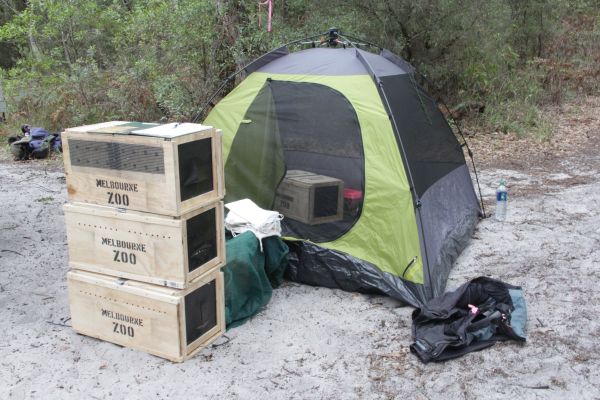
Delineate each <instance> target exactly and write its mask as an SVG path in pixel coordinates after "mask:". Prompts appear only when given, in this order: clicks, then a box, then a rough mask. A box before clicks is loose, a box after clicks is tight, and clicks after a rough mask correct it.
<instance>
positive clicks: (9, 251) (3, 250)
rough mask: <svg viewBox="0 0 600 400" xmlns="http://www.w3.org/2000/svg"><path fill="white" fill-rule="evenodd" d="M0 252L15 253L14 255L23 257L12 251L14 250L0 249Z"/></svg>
mask: <svg viewBox="0 0 600 400" xmlns="http://www.w3.org/2000/svg"><path fill="white" fill-rule="evenodd" d="M0 252H2V253H4V252H7V253H15V254H18V255H20V256H21V257H25V256H24V255H23V254H21V253H19V252H18V251H14V250H9V249H2V250H0Z"/></svg>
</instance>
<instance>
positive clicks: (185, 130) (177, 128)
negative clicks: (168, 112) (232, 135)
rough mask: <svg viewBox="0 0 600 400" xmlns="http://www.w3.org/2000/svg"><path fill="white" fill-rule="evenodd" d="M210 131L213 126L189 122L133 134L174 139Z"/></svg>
mask: <svg viewBox="0 0 600 400" xmlns="http://www.w3.org/2000/svg"><path fill="white" fill-rule="evenodd" d="M208 129H212V126H207V125H201V124H192V123H189V122H184V123H172V124H164V125H159V126H155V127H151V128H147V129H146V128H144V129H138V130H134V131H132V132H131V133H133V134H134V135H144V136H156V137H162V138H174V137H178V136H183V135H189V134H190V133H196V132H201V131H205V130H208Z"/></svg>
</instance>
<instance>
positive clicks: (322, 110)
mask: <svg viewBox="0 0 600 400" xmlns="http://www.w3.org/2000/svg"><path fill="white" fill-rule="evenodd" d="M244 72H245V73H246V78H245V79H244V80H243V81H242V82H241V83H240V84H239V85H238V86H237V87H236V88H235V89H234V90H233V91H231V93H229V94H228V95H227V96H226V97H224V98H223V99H222V100H221V101H220V102H219V103H218V104H217V105H216V106H215V107H214V108H213V109H212V110H211V112H210V114H209V115H208V117H207V118H206V120H205V121H204V123H205V124H208V125H212V126H215V127H218V128H220V129H222V130H223V135H224V136H223V150H224V159H225V160H226V162H225V180H226V189H227V196H226V201H233V200H238V199H242V198H250V199H252V200H253V201H254V202H256V203H257V204H258V205H259V206H261V207H263V208H267V209H272V208H273V206H274V200H275V196H276V192H277V188H278V185H280V183H281V182H282V180H283V178H284V177H285V175H286V172H287V171H292V170H294V171H295V170H300V171H306V172H310V173H315V174H319V175H324V176H326V177H332V178H337V179H339V180H342V181H343V185H344V188H346V189H350V191H351V193H355V194H356V193H359V210H358V212H356V210H354V212H346V213H344V215H343V218H340V219H339V220H337V221H333V222H325V223H320V224H312V225H311V224H308V223H305V222H301V221H297V220H294V219H292V218H284V220H283V221H282V225H283V233H284V237H285V238H286V239H287V243H288V245H289V246H290V265H289V267H288V271H287V277H288V278H289V279H291V280H295V281H298V282H302V283H307V284H311V285H317V286H326V287H337V288H341V289H344V290H349V291H359V292H375V293H384V294H387V295H389V296H391V297H394V298H397V299H399V300H402V301H404V302H407V303H409V304H411V305H414V306H419V305H420V304H422V303H423V302H425V301H426V300H428V299H430V298H432V297H434V296H437V295H438V294H440V293H441V292H443V291H444V288H445V284H446V280H447V277H448V274H449V272H450V269H451V267H452V264H453V262H454V260H455V259H456V257H457V256H458V254H459V253H460V252H461V251H462V249H463V248H464V247H465V245H466V244H467V242H468V239H469V238H470V236H471V234H472V232H473V229H474V227H475V225H476V224H477V221H478V218H479V214H480V207H479V203H478V199H477V196H476V194H475V191H474V188H473V184H472V182H471V178H470V174H469V170H468V168H467V165H466V163H465V158H464V155H463V151H462V146H461V145H460V144H459V142H458V140H457V139H456V137H455V136H454V134H453V132H452V130H451V128H450V127H449V125H448V123H447V122H446V120H445V118H444V116H443V115H442V114H441V113H440V111H439V109H438V107H437V104H436V102H435V101H434V100H433V99H432V98H431V97H430V96H429V95H428V94H427V93H425V92H424V91H423V89H422V88H421V86H419V84H418V83H417V82H416V80H415V75H414V70H413V69H412V67H411V66H410V65H409V64H407V63H406V62H405V61H403V60H402V59H400V58H399V57H397V56H395V55H393V54H392V53H390V52H389V51H387V50H383V51H382V52H381V53H380V54H375V53H371V52H368V51H364V50H359V49H356V48H349V47H348V48H346V46H344V48H318V47H317V48H310V49H306V50H301V51H297V52H290V51H289V50H288V48H287V47H282V48H279V49H277V50H274V51H272V52H270V53H268V54H266V55H264V56H263V57H261V58H259V59H257V60H255V61H254V62H252V63H251V64H249V66H248V67H246V69H245V71H244ZM315 193H316V192H315ZM315 196H316V197H315V206H314V207H315V210H313V211H314V212H316V213H317V212H321V213H323V214H322V215H325V214H326V213H327V212H328V210H335V209H336V207H337V202H338V201H339V197H338V196H337V195H336V194H335V193H331V192H327V191H323V192H322V193H320V194H315ZM319 196H320V197H319ZM317 208H318V210H317Z"/></svg>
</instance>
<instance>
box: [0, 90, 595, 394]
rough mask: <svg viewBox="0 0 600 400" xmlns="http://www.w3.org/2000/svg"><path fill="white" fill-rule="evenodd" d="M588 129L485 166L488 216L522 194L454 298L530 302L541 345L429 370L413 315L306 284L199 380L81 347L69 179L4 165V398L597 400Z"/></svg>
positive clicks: (291, 289)
mask: <svg viewBox="0 0 600 400" xmlns="http://www.w3.org/2000/svg"><path fill="white" fill-rule="evenodd" d="M597 103H598V104H600V102H597ZM594 110H595V111H594ZM593 111H594V112H593V113H592V114H594V115H600V114H599V113H598V112H597V111H598V109H596V108H594V109H593ZM574 126H575V127H578V128H581V127H582V126H583V127H584V128H585V127H587V128H586V129H581V132H585V135H587V136H586V137H588V139H589V140H588V141H585V140H584V141H582V143H583V146H582V149H584V150H585V151H583V152H581V153H578V152H572V153H573V154H566V153H565V155H563V156H561V157H559V158H552V159H551V158H548V157H547V156H544V157H543V158H544V160H545V161H544V162H539V163H538V162H537V161H536V159H535V157H533V158H531V159H529V160H527V161H526V162H525V163H524V164H523V161H522V160H521V164H518V165H516V167H515V165H514V164H510V163H506V162H496V163H494V162H492V161H493V160H490V159H485V160H484V162H483V163H482V164H483V165H484V168H483V169H482V171H481V177H480V180H481V183H482V190H483V194H484V197H485V199H486V203H487V204H491V203H492V202H493V195H494V188H495V187H496V185H497V181H498V180H499V179H500V178H501V177H502V178H506V179H507V180H508V182H509V189H510V191H511V194H513V196H512V197H511V200H510V203H509V216H508V220H507V221H506V222H504V223H499V222H496V221H495V220H494V219H492V218H490V219H486V220H484V221H482V222H481V223H480V225H479V227H478V229H477V231H476V232H475V235H474V237H473V240H472V241H471V244H470V245H469V247H468V248H467V249H466V250H465V251H464V252H463V254H462V255H461V257H460V258H459V260H458V261H457V263H456V266H455V268H454V270H453V272H452V274H451V277H450V280H449V283H448V286H449V287H456V286H458V285H460V284H462V283H463V282H465V281H467V280H469V279H471V278H474V277H477V276H480V275H487V276H492V277H495V278H498V279H501V280H505V281H507V282H510V283H512V284H516V285H521V286H523V288H524V290H525V294H526V298H527V301H528V306H529V313H530V315H529V323H528V342H527V343H526V344H525V345H518V344H515V343H500V344H497V345H496V346H495V347H492V348H490V349H486V350H483V351H481V352H478V353H471V354H468V355H466V356H465V357H462V358H460V359H457V360H453V361H449V362H445V363H440V364H427V365H424V364H422V363H421V362H420V361H418V359H417V358H416V357H414V356H413V355H411V354H410V353H409V351H408V346H409V345H410V343H411V337H410V326H411V319H410V315H411V312H412V309H411V308H410V307H403V306H401V305H400V304H398V303H397V302H395V301H393V300H391V299H388V298H384V297H380V296H366V295H359V294H353V293H346V292H342V291H339V290H330V289H324V288H314V287H309V286H303V285H297V284H292V283H287V284H285V285H284V286H283V287H282V288H280V289H278V290H276V291H275V292H274V296H273V299H272V301H271V303H270V304H269V305H268V306H267V307H266V309H265V310H264V311H263V312H261V313H260V314H259V315H257V316H256V317H255V318H253V319H252V320H250V321H249V322H248V323H247V324H245V325H243V326H241V327H238V328H235V329H232V330H230V331H228V332H227V333H226V336H225V337H223V338H221V339H220V340H219V341H218V342H217V343H216V344H215V345H213V346H211V347H210V348H208V349H205V350H204V351H203V352H201V353H200V354H199V355H198V356H196V357H195V358H193V359H191V360H189V361H187V362H186V363H184V364H173V363H170V362H168V361H164V360H162V359H159V358H157V357H153V356H150V355H147V354H144V353H141V352H139V351H135V350H131V349H125V348H121V347H119V346H116V345H113V344H110V343H105V342H101V341H99V340H95V339H91V338H88V337H84V336H81V335H77V334H76V333H74V332H73V331H72V330H71V329H70V327H69V320H68V318H69V309H68V299H67V291H66V282H65V274H66V272H67V269H68V267H67V243H66V237H65V231H64V226H63V224H64V220H63V214H62V209H61V206H62V204H63V203H64V202H66V191H65V181H64V174H63V173H62V171H61V170H60V168H55V167H52V166H50V167H48V166H46V165H45V164H42V163H38V164H32V163H18V164H15V163H12V162H4V163H0V187H1V189H2V190H1V191H0V203H1V204H2V211H1V212H0V216H1V218H0V335H1V336H2V341H1V342H0V365H1V367H0V398H1V399H5V398H6V399H22V398H44V399H81V398H92V399H105V398H109V399H110V398H114V399H124V398H127V399H156V398H160V399H163V398H173V399H191V398H220V399H223V398H225V399H230V398H231V399H265V398H269V399H270V398H274V399H288V398H290V399H307V398H311V399H312V398H323V399H342V398H343V399H347V398H348V399H354V398H356V399H395V398H398V399H401V398H402V399H404V398H411V399H437V398H448V399H460V398H466V399H471V398H502V399H504V398H521V399H536V398H543V399H546V398H556V399H565V398H578V399H598V398H600V376H599V375H600V340H599V339H598V337H600V322H598V315H599V314H600V291H599V290H598V288H597V285H598V282H599V280H600V270H599V268H598V266H599V265H600V216H599V215H598V207H599V205H600V178H599V174H598V171H599V170H600V157H599V154H600V153H599V152H598V147H597V146H596V145H597V144H598V143H599V142H600V130H599V129H598V119H597V118H596V119H595V120H593V121H590V120H589V119H587V120H586V119H583V120H582V121H579V122H577V123H575V125H574ZM563 128H564V129H567V127H565V126H563ZM475 144H476V145H477V146H478V145H480V142H478V141H475ZM594 146H596V147H594ZM501 161H506V160H501ZM511 166H512V167H514V168H511Z"/></svg>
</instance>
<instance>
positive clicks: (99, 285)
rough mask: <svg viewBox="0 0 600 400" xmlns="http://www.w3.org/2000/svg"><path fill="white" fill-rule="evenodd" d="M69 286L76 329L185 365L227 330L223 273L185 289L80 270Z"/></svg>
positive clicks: (69, 277) (69, 276) (70, 278)
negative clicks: (185, 361)
mask: <svg viewBox="0 0 600 400" xmlns="http://www.w3.org/2000/svg"><path fill="white" fill-rule="evenodd" d="M67 283H68V287H69V303H70V308H71V322H72V324H73V329H74V330H75V331H76V332H78V333H81V334H84V335H87V336H92V337H95V338H98V339H102V340H106V341H109V342H112V343H116V344H119V345H122V346H126V347H132V348H134V349H138V350H142V351H145V352H148V353H150V354H154V355H157V356H159V357H163V358H166V359H168V360H171V361H175V362H181V361H184V360H186V359H188V358H190V357H192V356H194V355H195V354H196V353H197V352H198V351H200V350H201V349H202V348H204V347H206V346H207V345H209V344H210V343H211V342H213V341H214V340H215V339H217V338H218V337H219V336H220V335H222V334H223V332H224V331H225V315H224V307H225V305H224V292H223V273H222V272H220V271H218V270H216V271H213V272H210V273H208V274H205V275H203V276H201V277H198V278H197V279H196V280H194V282H193V283H192V284H191V285H190V286H189V287H188V288H187V289H185V290H178V289H171V288H165V287H161V286H155V285H150V284H146V283H142V282H136V281H131V280H124V279H120V278H115V277H112V276H106V275H100V274H94V273H90V272H85V271H77V270H71V271H70V272H69V273H68V274H67Z"/></svg>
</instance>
